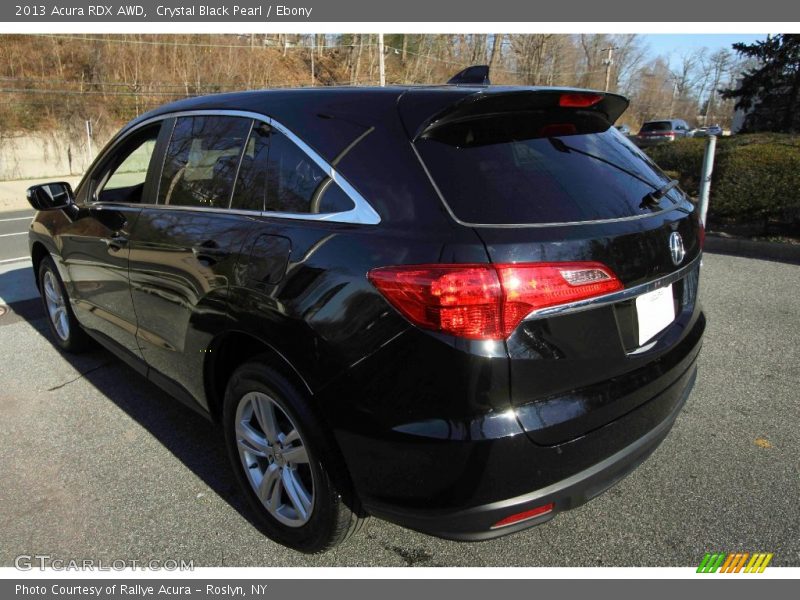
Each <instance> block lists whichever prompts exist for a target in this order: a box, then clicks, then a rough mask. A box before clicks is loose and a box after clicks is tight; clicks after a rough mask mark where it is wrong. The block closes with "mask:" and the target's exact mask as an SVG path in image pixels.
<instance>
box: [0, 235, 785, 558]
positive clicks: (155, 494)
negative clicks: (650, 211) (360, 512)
mask: <svg viewBox="0 0 800 600" xmlns="http://www.w3.org/2000/svg"><path fill="white" fill-rule="evenodd" d="M0 240H2V238H0ZM2 244H3V242H2V241H0V245H2ZM32 281H33V280H32V276H31V273H30V266H29V263H17V264H13V265H0V296H2V298H3V300H2V301H1V302H5V303H6V304H8V305H10V306H11V309H12V310H11V311H9V312H8V313H7V314H6V315H5V316H2V317H0V348H2V351H3V352H2V362H1V363H0V415H2V426H0V456H2V457H3V458H2V463H0V464H2V468H1V469H0V565H3V566H10V565H12V564H13V560H14V557H15V556H17V555H18V554H21V553H28V554H30V553H39V554H50V555H51V556H53V557H58V558H63V559H67V560H68V559H72V558H93V559H95V560H98V559H102V560H107V561H110V560H116V559H128V560H133V559H136V560H145V559H161V560H165V559H177V560H180V559H183V560H193V561H194V564H195V565H196V566H323V565H325V566H331V565H354V566H369V565H383V566H405V565H414V566H440V565H443V566H506V565H509V566H510V565H518V566H528V565H536V566H609V565H617V566H690V565H697V564H698V563H699V561H700V560H701V558H702V556H703V554H704V553H705V552H706V551H728V552H730V551H750V552H754V551H761V552H773V553H775V558H774V559H773V565H775V566H779V565H784V566H789V565H791V566H800V464H799V463H800V427H798V424H799V423H800V418H799V417H800V404H799V403H798V390H799V389H800V372H799V371H798V365H799V364H800V360H799V359H800V350H798V347H799V346H800V294H798V290H800V267H798V266H793V265H787V264H782V263H777V262H766V261H759V260H752V259H744V258H736V257H729V256H721V255H707V256H706V257H705V265H704V268H703V272H702V278H701V298H702V301H703V303H704V305H705V309H706V313H707V315H708V318H709V327H708V330H707V337H706V340H705V347H704V349H703V353H702V356H701V359H700V363H701V364H700V377H699V380H698V384H697V387H696V388H695V391H694V393H693V394H692V396H691V397H690V399H689V401H688V403H687V405H686V407H685V410H684V411H683V413H682V414H681V416H680V417H679V419H678V421H677V423H676V425H675V427H674V429H673V430H672V432H671V434H670V435H669V437H668V438H667V439H666V440H665V442H664V443H663V444H662V445H661V447H660V448H659V449H658V450H657V451H656V452H655V453H654V454H653V455H652V456H651V457H650V458H649V459H648V460H647V462H645V463H644V464H643V465H642V466H641V467H640V468H639V469H637V470H636V471H635V472H634V473H633V474H632V475H630V476H629V477H628V478H627V479H625V480H623V481H622V482H620V483H619V484H618V485H617V486H616V487H614V488H613V489H612V490H610V491H609V492H608V493H606V494H603V495H602V496H600V497H598V498H596V499H595V500H593V501H591V502H590V503H588V504H586V505H584V506H583V507H581V508H578V509H576V510H574V511H571V512H568V513H563V514H561V515H559V516H558V517H557V518H556V519H554V520H553V521H551V522H550V523H548V524H546V525H544V526H542V527H539V528H535V529H532V530H528V531H526V532H523V533H520V534H517V535H514V536H510V537H506V538H502V539H499V540H494V541H490V542H482V543H476V544H459V543H455V542H447V541H442V540H438V539H435V538H431V537H428V536H425V535H422V534H418V533H414V532H412V531H408V530H404V529H402V528H400V527H396V526H394V525H390V524H388V523H385V522H382V521H378V520H375V519H373V520H372V521H371V523H370V526H369V527H368V529H367V531H366V532H365V533H362V535H361V536H360V537H358V538H354V539H352V540H351V541H349V542H348V543H346V544H345V545H343V546H341V547H340V548H339V549H337V550H335V551H333V552H330V553H328V554H324V555H322V556H304V555H301V554H297V553H294V552H292V551H288V550H286V549H284V548H283V547H281V546H278V545H276V544H274V543H272V542H270V541H269V540H267V539H265V538H263V537H262V536H261V535H260V534H259V533H258V532H257V531H256V529H254V527H253V526H252V525H251V524H250V523H249V521H248V519H247V515H248V513H247V510H246V509H245V508H244V507H243V505H242V502H241V501H240V499H239V496H238V494H237V492H236V489H235V487H234V482H233V479H232V477H231V475H230V474H229V471H228V465H227V462H226V461H225V458H224V456H223V447H222V443H221V440H220V436H219V435H218V433H217V432H216V431H215V429H214V428H213V427H212V426H211V425H210V424H208V423H207V422H206V421H204V420H203V419H202V418H201V417H198V416H196V415H195V414H194V413H193V412H191V411H190V410H188V409H185V408H183V407H182V406H180V405H179V404H178V403H176V402H174V401H172V400H170V399H169V398H168V397H166V396H165V394H163V393H162V392H160V391H159V390H158V389H156V388H155V387H153V386H152V385H151V384H149V383H147V382H146V381H144V380H143V379H141V378H140V377H139V376H138V375H136V374H135V373H134V372H133V371H132V370H131V369H129V368H128V367H126V366H124V365H123V364H121V363H120V362H119V361H117V360H116V359H114V358H113V357H112V356H111V355H109V354H108V353H106V352H104V351H99V350H98V351H95V352H93V353H90V354H87V355H81V356H64V355H62V354H60V353H59V352H58V351H57V350H56V349H55V348H54V346H53V345H52V344H51V343H50V340H49V338H48V333H47V331H46V323H45V322H44V320H43V319H42V312H41V308H40V307H39V305H38V303H37V302H36V301H35V300H34V301H31V300H26V298H31V297H32V296H33V295H35V290H34V288H33V285H32Z"/></svg>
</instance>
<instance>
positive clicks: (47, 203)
mask: <svg viewBox="0 0 800 600" xmlns="http://www.w3.org/2000/svg"><path fill="white" fill-rule="evenodd" d="M26 195H27V198H28V202H29V203H30V205H31V206H32V207H33V208H35V209H36V210H63V209H65V208H69V207H70V206H73V205H74V204H75V194H73V193H72V186H71V185H70V184H68V183H67V182H66V181H57V182H54V183H42V184H40V185H34V186H31V187H29V188H28V191H27V192H26Z"/></svg>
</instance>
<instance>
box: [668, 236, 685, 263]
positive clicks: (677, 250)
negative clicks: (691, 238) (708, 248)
mask: <svg viewBox="0 0 800 600" xmlns="http://www.w3.org/2000/svg"><path fill="white" fill-rule="evenodd" d="M669 253H670V255H671V256H672V264H674V265H679V264H681V263H682V262H683V258H684V257H685V256H686V250H684V248H683V238H682V237H681V234H680V233H678V232H677V231H673V232H672V234H670V236H669Z"/></svg>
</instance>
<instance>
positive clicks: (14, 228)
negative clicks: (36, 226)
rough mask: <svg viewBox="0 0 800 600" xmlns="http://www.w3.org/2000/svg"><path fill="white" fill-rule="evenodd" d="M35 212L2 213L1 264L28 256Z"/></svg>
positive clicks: (0, 222)
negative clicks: (29, 237)
mask: <svg viewBox="0 0 800 600" xmlns="http://www.w3.org/2000/svg"><path fill="white" fill-rule="evenodd" d="M33 215H34V212H33V211H32V210H30V209H28V210H17V211H11V212H0V264H6V263H8V262H12V261H14V260H15V259H18V258H20V257H25V256H28V228H29V227H30V224H31V219H32V218H33Z"/></svg>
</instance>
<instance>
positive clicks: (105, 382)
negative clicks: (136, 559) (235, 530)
mask: <svg viewBox="0 0 800 600" xmlns="http://www.w3.org/2000/svg"><path fill="white" fill-rule="evenodd" d="M25 270H26V271H28V273H27V276H29V277H31V278H32V277H33V276H32V274H31V273H30V266H27V267H26V268H25ZM19 279H20V274H19V273H18V272H16V271H14V272H12V273H7V272H0V298H3V297H4V294H3V292H4V290H10V289H11V287H10V286H11V285H13V284H14V283H15V282H18V281H19ZM0 313H4V314H0V331H2V327H4V326H6V325H10V324H12V323H15V322H21V321H25V322H27V323H29V324H30V326H31V328H32V329H33V330H34V331H36V332H37V333H38V334H39V335H41V336H43V337H44V338H45V339H46V340H47V342H48V343H49V344H51V345H52V346H53V348H54V350H55V351H56V352H58V353H59V354H60V355H61V357H62V358H63V359H64V360H66V361H67V362H68V363H69V364H70V365H71V366H72V367H73V368H74V369H75V370H76V371H77V372H78V374H76V376H75V377H74V378H72V379H69V380H67V381H64V382H62V383H60V384H58V385H56V386H54V387H52V388H50V389H49V390H48V391H50V392H57V391H58V390H60V389H62V388H64V387H66V386H69V385H71V384H73V383H75V382H76V381H79V380H81V379H83V380H86V381H87V382H89V383H90V384H91V385H93V386H94V387H95V388H96V389H97V390H98V391H99V392H100V393H102V394H103V395H104V396H105V397H106V398H108V399H109V400H110V401H111V402H113V403H114V404H116V405H117V406H118V407H119V408H120V409H122V410H123V411H124V412H125V413H126V414H127V415H128V416H129V417H131V418H132V419H133V420H135V421H136V422H137V423H138V424H139V425H141V426H142V427H143V428H145V429H146V430H147V431H149V432H150V433H151V434H152V435H153V437H155V438H156V439H157V440H158V441H159V442H160V443H161V444H162V445H163V446H164V447H165V448H166V449H167V450H169V451H170V452H171V453H172V454H173V455H174V456H175V457H176V458H178V459H179V460H180V461H181V462H182V463H183V464H184V465H186V467H188V468H189V469H191V471H192V472H193V473H194V474H195V475H197V476H198V477H199V478H200V479H202V480H203V481H204V482H205V483H206V485H208V486H209V487H210V488H211V489H212V490H214V492H216V493H217V495H219V496H220V497H221V498H223V499H224V500H225V501H226V502H227V503H228V504H230V506H231V507H232V508H234V509H235V510H236V511H237V512H239V514H241V515H242V516H243V517H244V518H246V519H247V520H248V521H249V522H250V523H251V524H252V525H253V526H254V527H256V528H258V525H257V523H256V522H255V521H254V520H253V517H252V513H251V512H250V509H249V507H248V506H247V505H246V503H245V501H244V499H243V498H242V497H241V496H240V494H239V491H238V488H237V485H236V481H235V479H234V477H233V474H232V473H231V467H230V464H229V462H228V458H227V454H226V450H225V446H224V441H223V437H222V431H221V430H220V428H219V427H218V426H216V425H215V424H213V423H211V422H210V421H208V420H207V419H205V418H203V417H202V416H201V415H199V414H198V413H196V412H194V411H193V410H191V409H190V408H188V407H186V406H184V405H183V404H181V403H180V402H178V401H177V400H175V399H173V398H172V397H170V396H168V395H167V394H166V393H164V392H163V391H162V390H161V389H160V388H158V387H156V386H155V385H154V384H152V383H151V382H150V381H148V380H147V379H145V378H144V377H142V376H141V375H140V374H138V373H137V372H136V371H134V370H133V369H132V368H130V367H129V366H128V365H127V364H125V363H124V362H122V361H121V360H119V359H118V358H116V357H115V356H114V355H113V354H112V353H111V352H109V351H107V350H106V349H104V348H102V347H101V346H100V345H94V346H93V347H92V349H91V350H89V351H87V352H84V353H81V354H69V353H66V352H63V351H62V350H61V349H60V348H58V347H57V346H56V345H55V344H54V343H53V339H52V337H51V334H50V329H49V327H48V324H47V321H46V320H45V319H46V315H45V310H44V307H43V305H42V301H41V299H40V298H39V297H35V298H25V299H19V300H15V301H10V302H8V303H7V304H2V302H0Z"/></svg>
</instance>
